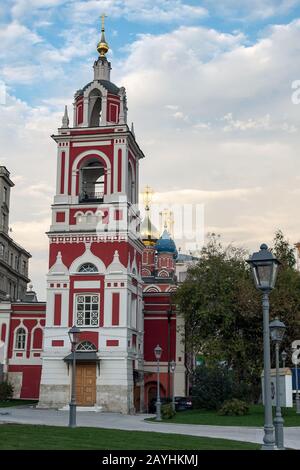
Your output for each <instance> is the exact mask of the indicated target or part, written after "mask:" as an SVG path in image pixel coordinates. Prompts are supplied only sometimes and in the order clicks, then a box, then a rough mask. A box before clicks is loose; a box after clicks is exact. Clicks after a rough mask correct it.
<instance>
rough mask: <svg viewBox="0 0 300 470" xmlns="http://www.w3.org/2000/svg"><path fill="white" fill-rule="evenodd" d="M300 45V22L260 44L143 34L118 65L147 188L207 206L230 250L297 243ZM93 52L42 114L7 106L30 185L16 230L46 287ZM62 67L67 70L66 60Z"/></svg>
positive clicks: (19, 201) (66, 76)
mask: <svg viewBox="0 0 300 470" xmlns="http://www.w3.org/2000/svg"><path fill="white" fill-rule="evenodd" d="M91 36H92V34H91V35H90V32H87V37H91ZM68 38H69V37H66V38H65V39H66V42H67V41H68V40H69V39H68ZM34 40H35V39H34V38H33V43H32V44H33V46H32V47H33V48H35V47H37V46H38V43H37V44H35V43H34ZM80 41H83V36H82V38H81V39H80ZM299 44H300V22H299V21H294V22H292V23H290V24H288V25H282V26H275V27H272V28H270V29H269V30H268V31H267V32H266V33H265V36H264V37H263V38H261V39H259V40H258V41H257V42H256V43H255V44H254V45H251V46H249V45H247V40H246V38H245V37H244V36H243V35H242V34H238V33H237V34H223V33H220V32H219V31H216V30H213V29H206V28H203V27H202V28H201V27H181V28H178V29H177V30H174V31H172V32H169V33H167V34H160V35H156V36H155V35H144V36H141V37H139V38H138V39H137V41H135V42H134V43H133V44H132V45H131V46H130V48H129V55H128V58H127V59H126V60H122V61H117V60H115V61H113V63H112V66H113V71H112V80H113V81H114V82H115V83H117V84H118V85H125V86H126V87H127V95H128V106H129V119H130V120H133V121H134V123H135V130H136V135H137V139H138V142H139V144H140V145H141V148H142V149H143V150H144V151H145V154H146V156H147V158H146V159H145V160H143V161H142V162H141V169H140V175H141V186H142V187H143V185H145V184H150V185H152V186H153V187H154V189H155V190H156V191H157V193H158V195H157V197H160V199H161V201H162V204H166V203H167V202H168V201H172V202H173V201H175V200H178V201H181V202H186V203H193V204H196V203H198V202H199V201H201V202H203V203H204V204H205V231H209V230H211V228H215V229H216V230H215V231H219V232H220V233H224V237H225V239H226V240H227V241H234V242H237V243H241V244H245V245H246V246H249V247H250V249H252V248H256V247H257V246H258V245H259V243H260V241H266V242H270V239H271V238H272V235H273V233H274V231H275V230H276V228H278V227H281V228H282V229H283V230H284V231H285V232H286V233H287V234H288V235H289V237H290V238H291V240H292V241H297V238H298V236H299V223H298V218H297V216H296V214H297V213H298V205H299V204H298V200H297V197H296V195H295V191H297V190H298V188H299V177H298V176H297V175H299V174H300V162H299V158H298V153H299V144H300V141H299V140H300V139H299V132H298V128H299V112H300V107H299V106H296V105H293V104H292V101H291V94H292V89H291V83H292V82H293V80H295V79H300V76H299V70H300V54H299ZM84 47H85V46H84ZM89 47H90V46H88V47H87V48H86V49H85V52H84V54H85V55H86V56H85V55H84V54H83V56H82V57H81V58H80V60H79V59H77V62H75V63H74V68H69V63H70V60H69V58H71V57H72V55H73V53H74V52H73V51H72V50H70V53H69V58H68V57H67V56H66V57H65V58H64V59H68V60H64V61H61V63H60V67H61V69H59V70H62V72H63V73H62V74H61V75H60V76H59V79H57V80H56V83H57V86H56V87H55V88H52V89H51V91H49V93H48V96H47V98H44V99H43V101H42V100H41V103H39V105H36V106H35V107H30V106H29V105H27V104H26V103H24V102H22V101H20V100H17V99H15V98H9V100H8V102H7V106H0V118H1V122H2V123H3V124H2V125H1V127H0V139H1V144H2V145H1V149H0V159H1V162H2V163H3V164H6V165H7V166H8V168H9V169H10V170H11V174H12V178H13V179H14V175H15V174H16V175H21V176H22V177H23V178H24V179H23V180H19V181H18V184H17V185H16V187H15V188H14V189H13V197H12V219H11V224H12V226H13V228H14V227H15V226H16V228H14V233H16V234H18V241H19V242H21V241H22V242H24V244H25V246H26V243H28V244H29V247H32V248H30V249H32V252H33V255H34V258H33V260H32V269H33V271H32V272H33V278H34V284H35V285H36V286H37V288H38V286H41V284H40V282H41V281H40V278H41V276H42V274H38V273H41V269H42V268H41V266H42V265H43V264H42V260H44V265H43V266H47V249H46V248H43V242H42V240H43V239H44V238H43V237H44V235H43V233H44V231H45V230H47V228H48V225H49V223H48V219H49V217H48V216H49V215H50V202H51V201H50V200H51V199H52V197H51V194H52V193H53V192H54V185H55V171H56V163H55V160H56V146H55V144H54V143H53V142H52V141H51V139H50V138H49V135H50V134H51V133H52V132H54V131H55V128H56V127H57V126H58V125H59V124H60V121H61V114H62V108H63V104H64V102H65V101H67V102H68V100H69V102H71V101H72V95H73V92H74V91H75V90H76V89H77V88H79V87H80V86H83V85H84V84H85V83H87V82H88V81H90V80H91V79H92V76H93V72H92V65H93V60H92V59H89V60H87V59H86V57H87V56H88V54H89ZM48 50H50V49H49V48H48ZM51 50H52V51H54V52H53V53H55V49H51ZM127 50H128V49H127ZM46 56H47V53H46V50H45V56H43V60H44V61H45V62H46ZM50 63H51V65H50V67H51V68H56V67H55V65H57V64H56V62H55V58H54V60H53V62H50ZM75 65H76V66H75ZM10 66H17V65H16V64H15V63H13V62H12V64H10ZM32 87H34V85H32ZM47 91H48V87H47ZM178 113H179V114H178ZM176 116H177V118H176ZM185 117H188V119H184V118H185ZM224 117H225V120H224ZM226 126H227V127H228V129H227V132H224V129H223V128H224V127H226ZM7 149H9V152H7ZM45 175H47V178H45ZM51 188H53V189H52V190H51ZM26 189H28V191H26ZM28 220H34V221H35V223H36V225H35V228H34V233H36V235H34V237H33V238H32V240H28V239H26V233H25V232H24V231H23V232H22V224H23V223H24V224H25V225H24V227H25V226H26V224H27V223H28ZM46 225H47V226H46ZM217 229H218V230H217ZM38 232H39V235H38ZM39 237H40V238H39ZM35 260H37V262H35ZM37 266H38V267H37ZM45 269H46V268H45ZM43 282H44V281H43ZM40 289H41V287H40Z"/></svg>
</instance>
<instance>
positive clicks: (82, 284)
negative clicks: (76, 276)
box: [74, 273, 100, 289]
mask: <svg viewBox="0 0 300 470" xmlns="http://www.w3.org/2000/svg"><path fill="white" fill-rule="evenodd" d="M87 274H91V273H87ZM74 289H100V281H91V280H88V281H74Z"/></svg>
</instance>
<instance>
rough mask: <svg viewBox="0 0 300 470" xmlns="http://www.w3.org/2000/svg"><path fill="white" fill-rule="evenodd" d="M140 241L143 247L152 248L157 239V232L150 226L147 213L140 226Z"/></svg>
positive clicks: (153, 226)
mask: <svg viewBox="0 0 300 470" xmlns="http://www.w3.org/2000/svg"><path fill="white" fill-rule="evenodd" d="M141 239H142V241H143V243H144V245H145V246H154V245H155V243H156V242H157V240H158V239H159V232H158V230H157V228H156V227H155V225H153V224H152V222H151V220H150V217H149V212H148V211H147V213H146V215H145V218H144V220H143V223H142V226H141Z"/></svg>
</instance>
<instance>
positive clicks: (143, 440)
mask: <svg viewBox="0 0 300 470" xmlns="http://www.w3.org/2000/svg"><path fill="white" fill-rule="evenodd" d="M259 448H260V446H259V445H257V444H250V443H246V442H236V441H227V440H225V439H210V438H206V437H194V436H183V435H178V434H162V433H156V432H155V433H151V432H140V431H118V430H114V429H97V428H76V429H69V428H62V427H54V426H32V425H18V424H1V425H0V449H1V450H42V449H43V450H71V449H77V450H256V449H259Z"/></svg>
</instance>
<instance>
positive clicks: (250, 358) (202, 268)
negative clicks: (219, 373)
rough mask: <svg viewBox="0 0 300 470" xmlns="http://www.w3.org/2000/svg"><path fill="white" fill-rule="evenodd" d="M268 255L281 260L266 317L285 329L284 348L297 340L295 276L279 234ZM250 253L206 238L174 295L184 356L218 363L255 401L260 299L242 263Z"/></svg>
mask: <svg viewBox="0 0 300 470" xmlns="http://www.w3.org/2000/svg"><path fill="white" fill-rule="evenodd" d="M273 251H274V253H275V255H276V256H278V258H279V260H280V261H281V262H282V265H281V266H280V270H279V274H278V282H277V284H276V289H275V290H274V292H272V294H271V318H273V317H275V316H279V318H280V319H281V320H282V321H284V322H285V323H286V325H287V326H288V330H287V335H286V339H285V345H286V347H288V345H289V344H290V343H291V341H292V340H294V339H296V338H299V337H300V329H299V322H298V320H299V318H300V316H299V314H300V275H299V273H298V272H297V271H296V269H295V258H294V256H293V251H292V249H291V248H290V246H289V244H288V242H287V241H286V240H285V239H284V237H283V235H282V233H281V232H280V231H279V232H277V233H276V235H275V239H274V248H273ZM248 257H249V253H246V252H245V251H244V250H242V249H239V248H235V247H234V246H232V245H230V246H227V247H224V246H223V245H222V243H221V241H220V237H218V236H216V235H215V234H212V235H210V237H209V241H208V243H207V245H206V246H205V247H204V248H203V249H202V253H201V256H200V259H199V262H197V264H195V265H194V266H192V267H191V268H190V269H189V271H188V274H187V278H186V280H185V282H184V283H182V284H181V285H180V286H179V288H178V289H177V292H176V294H175V301H176V303H177V306H178V310H179V312H180V313H181V314H182V315H183V316H184V319H185V344H186V349H187V352H190V353H192V354H193V355H194V354H204V356H205V359H206V364H207V365H208V366H210V365H211V366H214V364H215V363H216V362H218V361H219V362H220V361H223V362H224V363H225V364H226V366H227V367H228V368H232V369H233V370H234V372H235V374H236V377H237V380H238V381H240V382H246V383H248V384H252V389H253V390H254V391H255V395H256V397H257V396H258V394H259V390H260V373H261V370H262V358H263V338H262V310H261V295H260V293H259V292H258V291H257V290H256V289H255V287H254V283H253V279H252V274H251V271H250V268H249V266H248V265H247V263H246V262H245V260H246V259H247V258H248Z"/></svg>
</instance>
